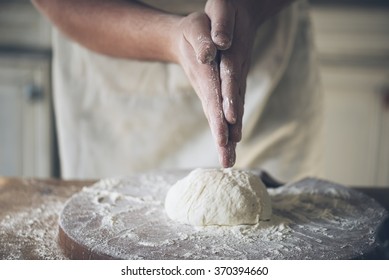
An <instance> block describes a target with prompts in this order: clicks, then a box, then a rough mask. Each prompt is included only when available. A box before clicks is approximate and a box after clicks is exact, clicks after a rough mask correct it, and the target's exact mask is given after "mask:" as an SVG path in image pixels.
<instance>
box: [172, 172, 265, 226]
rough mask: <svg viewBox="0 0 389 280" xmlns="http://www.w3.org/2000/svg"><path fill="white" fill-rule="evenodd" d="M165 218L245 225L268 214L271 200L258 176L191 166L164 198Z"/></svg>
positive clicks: (194, 222)
mask: <svg viewBox="0 0 389 280" xmlns="http://www.w3.org/2000/svg"><path fill="white" fill-rule="evenodd" d="M165 210H166V213H167V215H168V216H169V218H171V219H172V220H176V221H178V222H181V223H185V224H191V225H196V226H207V225H227V226H232V225H243V224H245V225H249V224H257V223H258V222H259V221H261V220H269V219H270V217H271V212H272V210H271V200H270V197H269V195H268V193H267V190H266V187H265V186H264V185H263V183H262V181H261V180H260V179H259V177H258V176H256V175H254V174H252V173H250V172H246V171H241V170H235V169H231V168H226V169H200V168H198V169H195V170H193V171H192V172H191V173H189V175H188V176H186V177H185V178H183V179H181V180H179V181H178V182H177V183H176V184H174V185H173V186H172V187H171V188H170V190H169V191H168V194H167V196H166V199H165Z"/></svg>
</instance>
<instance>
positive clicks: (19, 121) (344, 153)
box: [0, 0, 389, 186]
mask: <svg viewBox="0 0 389 280" xmlns="http://www.w3.org/2000/svg"><path fill="white" fill-rule="evenodd" d="M310 2H311V14H312V23H313V28H314V33H315V44H316V48H317V53H318V59H319V64H320V75H321V80H322V88H323V91H324V95H325V115H324V118H325V119H324V121H325V127H324V129H325V131H324V134H323V142H324V155H325V156H324V170H323V178H325V179H329V180H333V181H336V182H338V183H341V184H345V185H359V186H389V1H387V0H381V1H379V0H377V1H374V0H370V1H358V0H343V1H342V0H340V1H339V0H338V1H331V0H312V1H310ZM50 32H51V26H50V23H49V22H48V21H47V20H46V19H44V18H43V17H42V16H41V15H40V14H39V13H38V12H37V11H36V10H35V9H34V7H33V6H32V4H31V3H30V1H27V0H12V1H11V0H0V176H28V177H30V176H32V177H60V171H59V160H58V152H57V144H56V143H57V142H56V134H55V131H56V130H55V124H54V114H53V110H52V92H51V69H50V68H51V57H52V53H51V38H50Z"/></svg>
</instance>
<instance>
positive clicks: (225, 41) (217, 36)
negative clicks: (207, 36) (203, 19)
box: [212, 32, 232, 50]
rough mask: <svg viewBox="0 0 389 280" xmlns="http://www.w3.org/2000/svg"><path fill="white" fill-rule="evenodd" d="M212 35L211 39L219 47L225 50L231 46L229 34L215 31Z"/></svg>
mask: <svg viewBox="0 0 389 280" xmlns="http://www.w3.org/2000/svg"><path fill="white" fill-rule="evenodd" d="M212 37H213V41H214V42H215V44H216V45H218V47H219V49H221V50H226V49H228V48H229V47H231V44H232V42H231V40H230V36H228V35H227V34H226V33H224V32H215V33H214V34H213V36H212Z"/></svg>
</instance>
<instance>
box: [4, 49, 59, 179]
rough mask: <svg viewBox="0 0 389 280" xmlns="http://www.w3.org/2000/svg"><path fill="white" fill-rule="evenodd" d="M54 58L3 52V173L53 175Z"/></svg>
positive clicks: (10, 174)
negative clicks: (51, 67) (51, 92)
mask: <svg viewBox="0 0 389 280" xmlns="http://www.w3.org/2000/svg"><path fill="white" fill-rule="evenodd" d="M49 77H50V60H49V59H48V58H47V57H45V56H35V57H34V56H31V57H30V56H16V55H14V56H13V55H7V56H6V57H4V56H1V55H0V175H7V176H38V177H49V176H51V174H52V154H53V153H52V150H53V143H52V139H53V137H52V133H53V129H52V125H53V123H52V110H51V98H50V81H49Z"/></svg>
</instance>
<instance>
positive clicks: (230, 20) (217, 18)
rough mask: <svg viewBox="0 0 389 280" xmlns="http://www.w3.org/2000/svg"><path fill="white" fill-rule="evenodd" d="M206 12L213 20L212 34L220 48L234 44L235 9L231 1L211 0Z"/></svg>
mask: <svg viewBox="0 0 389 280" xmlns="http://www.w3.org/2000/svg"><path fill="white" fill-rule="evenodd" d="M205 12H206V14H207V15H208V17H209V19H210V20H211V35H212V40H213V42H214V43H215V44H216V45H217V47H218V49H220V50H226V49H228V48H229V47H230V46H231V44H232V39H233V34H234V27H235V9H234V7H233V6H232V5H231V4H230V2H229V1H224V0H210V1H208V2H207V5H206V6H205Z"/></svg>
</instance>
